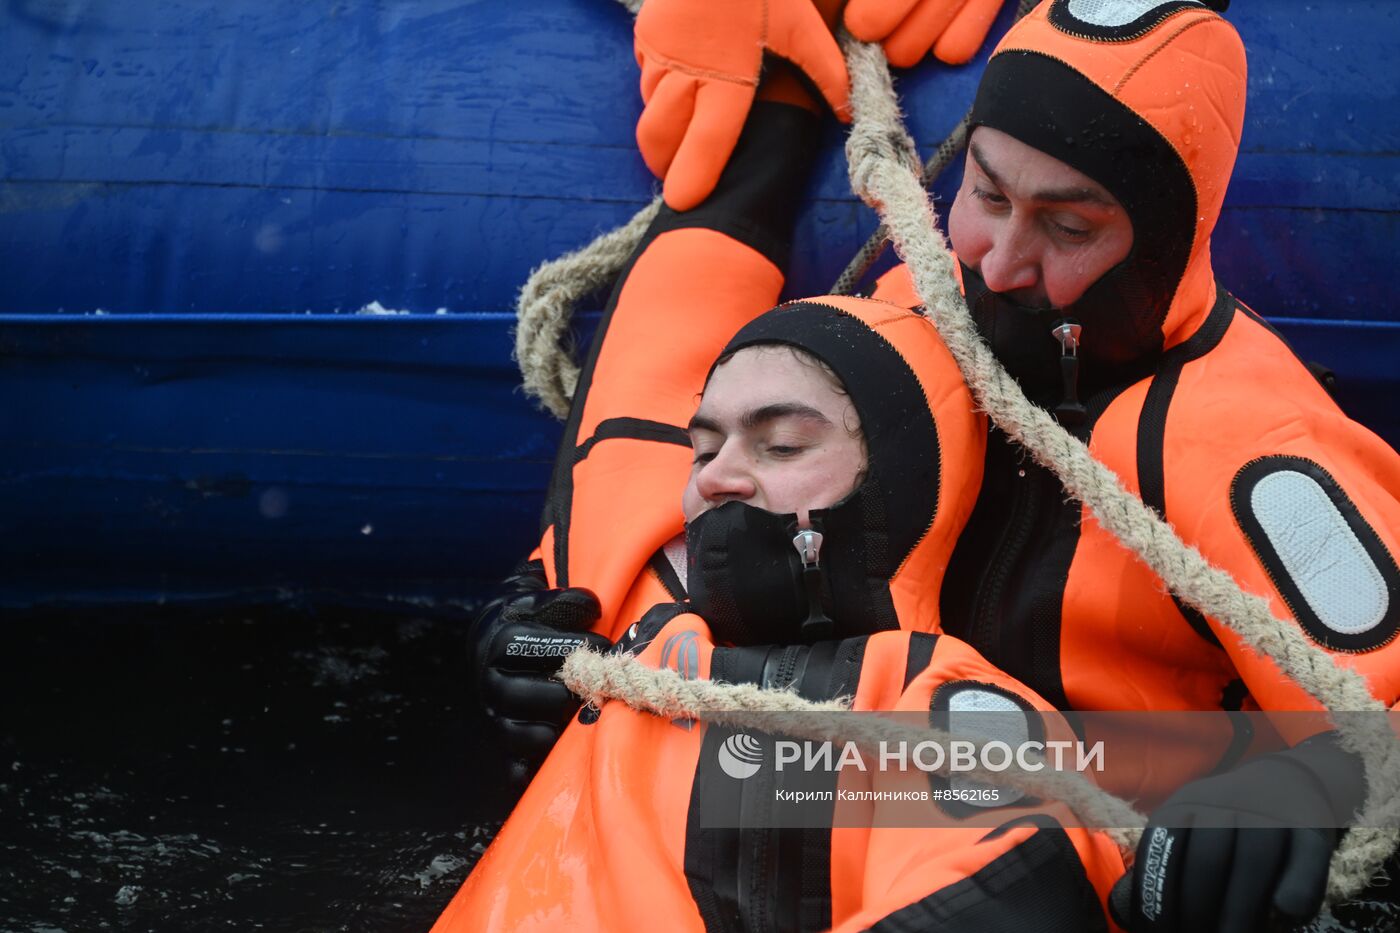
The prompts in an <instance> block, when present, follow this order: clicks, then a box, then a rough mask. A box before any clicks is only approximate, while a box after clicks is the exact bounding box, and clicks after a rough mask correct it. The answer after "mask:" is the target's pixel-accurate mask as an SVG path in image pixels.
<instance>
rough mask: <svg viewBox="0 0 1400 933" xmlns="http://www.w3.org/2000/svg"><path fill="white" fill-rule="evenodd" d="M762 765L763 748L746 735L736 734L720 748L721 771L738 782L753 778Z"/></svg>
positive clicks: (755, 740) (756, 740)
mask: <svg viewBox="0 0 1400 933" xmlns="http://www.w3.org/2000/svg"><path fill="white" fill-rule="evenodd" d="M762 764H763V746H762V745H760V744H759V743H758V739H755V738H754V737H753V736H751V735H748V734H746V733H743V732H736V733H734V734H733V735H731V736H730V737H729V738H727V739H725V740H724V744H723V745H721V746H720V747H719V767H720V770H721V771H723V772H724V773H725V774H727V775H729V776H730V777H732V778H734V780H736V781H742V780H743V779H744V778H750V777H753V776H754V775H755V774H757V773H758V769H759V767H760V766H761V765H762Z"/></svg>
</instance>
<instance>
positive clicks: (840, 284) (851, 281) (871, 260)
mask: <svg viewBox="0 0 1400 933" xmlns="http://www.w3.org/2000/svg"><path fill="white" fill-rule="evenodd" d="M1037 2H1038V0H1021V4H1020V6H1018V7H1017V8H1016V19H1017V20H1020V19H1021V17H1023V16H1025V15H1026V14H1027V13H1029V12H1030V11H1031V10H1032V9H1034V7H1035V5H1036V3H1037ZM971 123H972V108H971V107H969V108H968V109H967V113H965V114H963V116H962V119H961V120H959V121H958V125H957V126H955V127H953V131H952V132H951V133H949V134H948V137H947V138H946V139H944V140H943V142H941V143H939V144H938V146H937V148H935V149H934V150H933V153H932V154H931V155H929V157H928V160H927V161H925V162H924V168H923V171H922V172H921V173H920V178H921V179H922V182H923V184H925V185H932V184H933V181H934V179H936V178H937V177H938V176H939V175H942V174H943V170H944V169H946V168H947V167H948V166H949V164H950V163H952V161H953V159H954V158H956V157H957V155H958V153H960V152H962V151H963V150H964V149H966V148H967V137H968V128H969V127H970V125H971ZM889 241H890V230H889V227H886V226H885V225H884V224H883V223H881V224H879V225H878V226H876V228H875V231H874V232H873V233H871V234H870V238H869V239H867V240H866V241H865V242H864V243H863V244H861V247H860V249H858V250H856V254H855V255H854V256H853V257H851V261H850V262H848V263H847V264H846V268H845V269H844V270H843V271H842V272H841V275H840V276H838V277H837V279H836V282H835V283H834V284H833V285H832V286H831V294H833V295H849V294H851V293H852V292H854V291H855V290H856V285H858V284H859V283H860V280H861V279H863V278H865V274H866V273H867V272H869V271H870V267H871V266H873V265H875V260H877V259H879V258H880V254H881V253H883V252H884V251H885V244H887V243H888V242H889Z"/></svg>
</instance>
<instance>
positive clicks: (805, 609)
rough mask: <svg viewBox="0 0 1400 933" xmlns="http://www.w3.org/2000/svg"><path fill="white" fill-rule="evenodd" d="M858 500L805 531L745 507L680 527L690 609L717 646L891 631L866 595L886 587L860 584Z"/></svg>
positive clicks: (728, 507) (790, 520)
mask: <svg viewBox="0 0 1400 933" xmlns="http://www.w3.org/2000/svg"><path fill="white" fill-rule="evenodd" d="M863 492H864V488H863V487H862V488H861V489H857V490H856V491H855V492H854V493H852V494H851V495H850V496H848V497H847V498H846V499H845V500H843V501H842V502H841V503H840V504H839V505H836V506H833V507H832V508H830V509H822V510H816V511H813V512H812V513H811V515H810V521H811V524H810V525H809V526H808V527H807V528H800V527H798V523H797V516H796V515H793V514H789V515H779V514H777V513H776V512H768V511H765V510H763V509H758V508H754V507H753V506H751V505H746V504H744V503H742V502H726V503H724V504H723V505H721V506H718V507H716V508H713V509H710V510H709V511H707V512H704V513H702V514H701V515H699V516H698V517H697V518H696V519H695V520H694V521H692V522H690V523H689V524H687V525H686V528H685V546H686V555H687V558H686V559H687V563H688V574H687V580H686V582H687V586H688V588H689V595H690V604H691V608H692V609H693V610H694V611H695V612H696V613H698V614H699V615H700V617H701V618H703V619H704V620H705V622H706V623H707V624H708V625H709V626H710V631H711V633H712V634H713V635H714V637H715V639H716V641H719V642H724V643H728V644H733V645H783V644H795V643H799V642H806V643H811V642H815V641H824V640H827V639H830V638H845V637H848V636H851V635H868V634H870V633H871V632H872V631H878V630H879V629H882V628H893V627H895V626H894V625H891V624H890V614H889V613H885V612H881V611H880V608H881V607H880V603H879V602H878V601H877V602H876V603H875V604H874V605H872V604H871V600H870V596H871V593H872V589H873V590H875V591H876V592H878V588H879V587H881V585H883V584H886V583H887V581H884V580H871V579H868V578H867V576H866V572H867V571H866V567H867V565H868V561H867V559H866V558H867V555H865V554H864V553H862V549H863V547H864V544H865V536H864V535H863V534H862V533H861V523H862V515H863V512H864V510H865V506H866V503H865V502H864V496H863ZM834 619H835V620H840V621H839V624H838V623H837V622H835V621H833V620H834Z"/></svg>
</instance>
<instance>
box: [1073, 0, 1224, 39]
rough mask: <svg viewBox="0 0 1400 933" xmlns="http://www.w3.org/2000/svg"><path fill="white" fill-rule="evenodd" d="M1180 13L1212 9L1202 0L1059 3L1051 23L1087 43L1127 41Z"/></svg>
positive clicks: (1077, 0)
mask: <svg viewBox="0 0 1400 933" xmlns="http://www.w3.org/2000/svg"><path fill="white" fill-rule="evenodd" d="M1181 9H1196V10H1206V9H1210V7H1209V6H1208V5H1206V4H1205V3H1203V2H1201V0H1056V2H1055V3H1053V4H1051V6H1050V17H1049V18H1050V23H1051V25H1053V26H1055V27H1056V28H1058V29H1059V30H1060V31H1062V32H1067V33H1069V34H1070V35H1072V36H1080V37H1082V38H1086V39H1105V40H1108V41H1120V42H1121V41H1125V40H1127V39H1135V38H1137V37H1138V36H1141V35H1144V34H1146V33H1147V32H1150V31H1151V30H1152V29H1153V27H1155V26H1156V25H1157V24H1158V23H1160V22H1161V21H1162V20H1164V19H1166V18H1167V17H1168V16H1170V15H1171V14H1173V13H1175V12H1176V11H1177V10H1181Z"/></svg>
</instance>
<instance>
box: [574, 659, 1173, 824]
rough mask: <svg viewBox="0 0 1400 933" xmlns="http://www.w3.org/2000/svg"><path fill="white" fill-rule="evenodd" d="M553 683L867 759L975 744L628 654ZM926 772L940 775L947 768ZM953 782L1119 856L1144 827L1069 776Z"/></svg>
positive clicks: (977, 772) (1011, 774)
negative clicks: (1034, 813) (1023, 797)
mask: <svg viewBox="0 0 1400 933" xmlns="http://www.w3.org/2000/svg"><path fill="white" fill-rule="evenodd" d="M559 676H560V679H561V680H563V681H564V685H565V686H567V687H568V688H569V689H570V690H572V691H573V692H574V693H576V694H578V695H579V696H580V697H582V698H583V699H584V701H585V702H587V703H590V704H592V705H593V706H595V707H601V706H602V704H603V703H604V702H606V701H608V700H621V701H622V702H624V703H626V704H627V705H628V706H630V707H632V708H633V709H636V710H641V711H643V712H647V713H651V714H653V715H656V716H660V717H662V718H665V719H681V718H684V719H700V720H703V721H705V722H710V723H715V724H717V725H725V726H733V727H735V728H740V729H753V730H755V731H760V732H766V733H769V734H776V735H788V736H792V737H794V738H799V739H807V740H809V741H813V742H832V743H840V744H844V743H845V742H848V741H849V742H854V743H856V745H857V746H859V747H860V748H861V749H862V750H863V751H866V752H868V753H872V754H879V752H880V747H881V746H880V743H882V742H884V743H887V744H888V745H894V744H897V743H900V742H904V743H908V746H913V745H916V744H918V743H920V742H936V743H940V744H942V745H945V746H946V745H947V744H948V743H949V742H951V741H953V740H954V739H958V740H962V741H973V742H974V745H976V744H977V742H976V740H975V738H974V737H971V736H954V735H952V734H951V733H949V732H946V731H944V730H942V729H933V728H916V727H913V726H910V725H907V724H905V723H902V722H898V721H896V720H891V719H885V718H882V717H878V716H867V715H864V714H859V715H853V714H851V712H850V708H849V706H848V705H847V704H846V703H845V702H843V701H841V700H829V701H826V702H812V701H809V700H804V699H802V698H801V697H799V696H798V695H797V694H795V693H792V692H789V691H786V690H771V689H768V690H765V689H763V688H760V687H756V686H753V685H751V684H725V683H718V682H716V681H711V680H686V679H685V678H683V677H681V676H680V675H679V674H677V673H676V672H675V671H673V670H671V669H669V668H663V669H660V670H658V669H656V668H652V667H649V666H647V665H646V664H643V663H642V662H641V661H638V660H637V659H636V658H635V657H633V656H631V655H609V654H602V653H600V652H596V651H590V650H588V649H586V648H584V649H579V650H577V651H575V652H574V653H573V654H571V655H569V657H568V658H567V659H566V660H565V662H564V666H563V669H562V670H561V671H560V674H559ZM813 714H816V715H813ZM906 747H907V746H906ZM978 749H979V751H980V745H978ZM978 760H980V756H979V759H978ZM1032 763H1035V762H1032ZM1042 763H1043V762H1042ZM930 773H934V774H942V775H945V776H947V775H948V774H949V767H948V764H947V762H944V764H943V765H942V766H941V767H940V768H938V769H935V770H932V771H930ZM958 776H959V777H962V778H967V779H969V780H977V781H983V782H985V783H988V784H995V785H998V786H999V787H1003V788H1007V787H1009V788H1012V789H1015V790H1019V791H1021V792H1023V793H1025V794H1029V795H1031V796H1034V797H1044V798H1049V799H1053V800H1059V801H1060V802H1062V803H1064V804H1065V805H1066V806H1068V807H1069V808H1070V809H1071V810H1073V811H1074V812H1075V813H1076V814H1078V815H1079V816H1080V817H1081V818H1082V819H1084V820H1085V821H1086V823H1085V825H1093V826H1100V827H1108V828H1107V829H1105V830H1104V832H1106V833H1107V834H1108V835H1109V836H1110V837H1111V838H1112V839H1113V840H1114V841H1115V842H1117V843H1118V845H1119V847H1120V848H1123V849H1124V850H1125V851H1133V850H1134V849H1136V848H1137V841H1138V838H1139V837H1140V836H1141V835H1142V827H1143V826H1145V825H1146V823H1147V819H1146V817H1144V816H1143V815H1142V814H1141V813H1138V812H1137V811H1136V810H1134V809H1133V808H1132V807H1131V806H1129V805H1128V804H1126V803H1124V802H1123V801H1121V800H1119V799H1118V798H1117V797H1115V796H1113V795H1112V794H1110V793H1107V792H1106V791H1104V790H1102V789H1100V788H1099V787H1097V786H1095V785H1094V784H1092V783H1091V782H1090V781H1088V780H1087V779H1085V778H1084V777H1082V776H1081V775H1079V774H1076V773H1074V772H1068V771H1053V770H1040V771H1024V770H1020V769H1019V768H1016V769H1012V770H1009V771H990V770H987V769H984V768H982V767H975V768H972V769H968V770H960V771H959V772H958Z"/></svg>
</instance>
